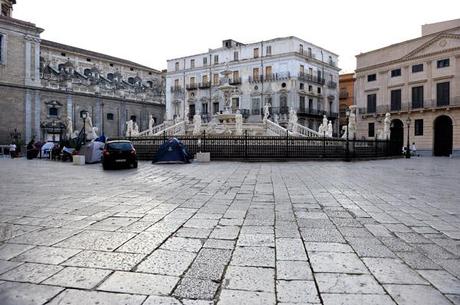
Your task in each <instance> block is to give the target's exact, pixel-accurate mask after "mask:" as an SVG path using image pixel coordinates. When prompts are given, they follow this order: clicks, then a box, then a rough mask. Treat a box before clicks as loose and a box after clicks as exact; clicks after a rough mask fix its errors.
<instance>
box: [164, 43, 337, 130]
mask: <svg viewBox="0 0 460 305" xmlns="http://www.w3.org/2000/svg"><path fill="white" fill-rule="evenodd" d="M337 60H338V55H336V54H335V53H333V52H330V51H328V50H326V49H324V48H321V47H318V46H316V45H314V44H311V43H309V42H306V41H304V40H302V39H299V38H297V37H292V36H291V37H283V38H275V39H270V40H266V41H261V42H256V43H249V44H245V43H240V42H237V41H234V40H231V39H229V40H224V41H223V43H222V47H220V48H216V49H210V50H209V51H208V52H206V53H201V54H195V55H190V56H186V57H181V58H175V59H170V60H168V73H167V77H166V110H167V115H168V119H173V118H177V117H179V118H186V119H189V120H190V119H191V118H192V117H193V115H194V114H195V113H199V114H201V115H202V116H203V117H204V118H209V116H211V115H214V114H216V113H218V112H221V111H223V110H224V99H223V96H222V92H221V91H220V90H219V86H220V85H221V83H222V72H223V71H227V73H228V72H230V71H231V72H230V85H232V86H234V90H233V92H232V93H231V106H232V112H233V113H235V112H236V111H237V110H239V111H240V112H241V113H242V114H243V116H244V117H245V118H247V120H248V121H257V120H259V121H260V120H261V115H262V114H263V110H262V109H263V108H264V105H266V104H267V105H270V114H271V115H272V116H274V115H276V116H278V117H279V122H280V123H283V121H284V122H286V121H287V117H288V113H289V111H290V110H291V109H293V110H295V111H296V112H297V116H298V118H299V123H301V124H302V125H304V126H307V127H309V128H313V129H317V128H318V126H319V125H320V124H321V122H322V119H323V115H326V116H327V117H328V118H329V120H331V121H333V123H334V127H335V128H334V132H335V133H337V132H338V122H337V121H338V120H337V118H338V109H339V108H338V102H339V101H338V87H337V83H338V80H339V74H338V73H339V70H340V69H339V68H338V67H337Z"/></svg>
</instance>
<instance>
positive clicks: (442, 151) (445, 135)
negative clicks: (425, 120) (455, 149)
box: [433, 115, 453, 156]
mask: <svg viewBox="0 0 460 305" xmlns="http://www.w3.org/2000/svg"><path fill="white" fill-rule="evenodd" d="M433 125H434V141H433V155H435V156H450V155H451V154H452V137H453V133H452V131H453V129H452V119H451V118H450V117H448V116H447V115H441V116H439V117H437V118H436V119H435V120H434V124H433Z"/></svg>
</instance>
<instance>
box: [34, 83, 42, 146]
mask: <svg viewBox="0 0 460 305" xmlns="http://www.w3.org/2000/svg"><path fill="white" fill-rule="evenodd" d="M34 112H35V113H34V118H35V121H34V130H35V137H36V140H37V141H41V139H42V133H41V129H40V121H41V97H40V91H39V90H35V111H34Z"/></svg>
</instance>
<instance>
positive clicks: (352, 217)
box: [0, 158, 460, 305]
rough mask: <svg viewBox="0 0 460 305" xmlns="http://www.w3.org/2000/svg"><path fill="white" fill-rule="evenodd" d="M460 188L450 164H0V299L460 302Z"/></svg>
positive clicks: (39, 302) (40, 302)
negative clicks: (135, 166)
mask: <svg viewBox="0 0 460 305" xmlns="http://www.w3.org/2000/svg"><path fill="white" fill-rule="evenodd" d="M28 172H33V173H34V175H33V176H31V175H28V174H27V173H28ZM11 173H14V174H13V175H11ZM50 173H52V174H53V175H54V174H55V175H56V176H57V177H63V176H67V175H69V173H71V175H72V177H73V178H72V179H55V180H53V179H51V180H50V179H48V178H49V175H50ZM458 181H460V161H459V160H458V159H455V158H454V159H448V158H413V159H410V160H404V159H397V160H380V161H369V162H354V163H343V162H317V163H315V162H302V163H301V162H289V163H239V162H211V163H208V164H203V163H201V164H196V163H194V164H190V165H152V164H151V163H149V162H140V164H139V168H138V169H137V170H122V171H110V172H104V171H102V169H101V167H100V165H97V164H95V165H85V166H73V165H71V164H68V163H61V162H51V161H43V160H32V161H27V160H22V159H18V160H10V159H0V202H1V204H0V240H1V241H0V304H1V305H4V304H5V305H13V304H14V305H22V304H34V305H35V304H36V305H45V304H46V305H55V304H70V305H72V304H78V305H80V304H93V303H96V302H97V303H98V304H100V305H104V304H107V305H118V304H120V305H121V304H123V305H137V304H138V305H157V304H163V305H165V304H184V305H211V304H213V305H216V304H218V305H222V304H223V305H226V304H229V305H234V304H247V305H257V304H261V305H270V304H279V305H283V304H298V305H300V304H322V305H340V304H343V305H348V304H353V305H355V304H373V305H395V304H398V305H406V304H407V305H409V304H411V305H412V304H421V305H432V304H436V305H438V304H439V305H444V304H450V305H452V304H458V303H459V302H460V301H459V300H460V237H459V232H460V205H459V200H458V191H459V189H458V186H459V184H458ZM53 189H58V190H59V192H57V193H52V194H55V195H53V196H54V198H53V200H49V196H50V192H54V191H52V190H53ZM101 190H104V191H101Z"/></svg>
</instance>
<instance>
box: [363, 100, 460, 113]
mask: <svg viewBox="0 0 460 305" xmlns="http://www.w3.org/2000/svg"><path fill="white" fill-rule="evenodd" d="M457 107H460V96H456V97H453V98H451V99H450V100H448V101H440V100H424V101H419V102H412V101H410V102H404V103H402V102H393V103H391V102H390V103H389V105H378V106H377V107H376V109H368V108H367V107H362V108H359V113H360V114H384V113H387V112H390V113H391V112H407V111H418V110H425V109H443V108H457Z"/></svg>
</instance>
